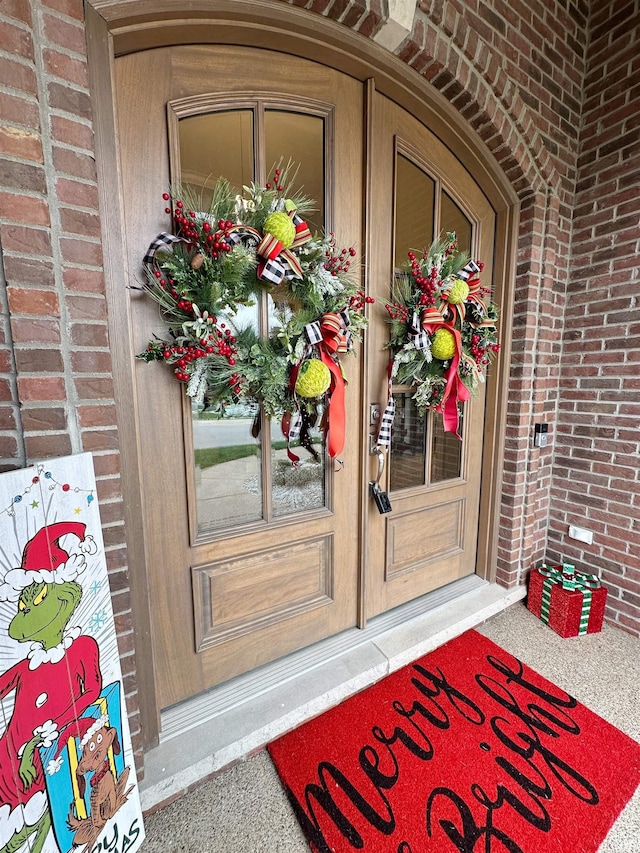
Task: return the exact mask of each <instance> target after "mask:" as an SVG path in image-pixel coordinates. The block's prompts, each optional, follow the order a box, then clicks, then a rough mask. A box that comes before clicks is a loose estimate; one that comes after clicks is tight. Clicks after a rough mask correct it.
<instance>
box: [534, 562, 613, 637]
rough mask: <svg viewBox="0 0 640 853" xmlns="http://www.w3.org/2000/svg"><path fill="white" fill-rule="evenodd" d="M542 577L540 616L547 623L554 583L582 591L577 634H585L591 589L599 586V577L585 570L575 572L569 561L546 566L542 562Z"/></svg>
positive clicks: (587, 624) (573, 590) (589, 609)
mask: <svg viewBox="0 0 640 853" xmlns="http://www.w3.org/2000/svg"><path fill="white" fill-rule="evenodd" d="M538 571H539V572H540V574H541V575H542V577H543V578H544V580H543V581H542V605H541V608H540V618H541V619H542V621H543V622H545V623H546V624H547V625H548V624H549V611H550V609H551V589H552V587H553V585H554V584H556V583H561V584H562V588H563V589H567V590H570V591H571V592H575V591H576V590H579V591H580V592H582V610H581V612H580V626H579V628H578V636H579V635H580V634H586V633H587V628H588V626H589V613H590V612H591V598H592V590H594V589H598V588H599V587H600V578H599V577H598V576H597V575H590V574H588V573H587V572H576V567H575V566H574V565H572V564H571V563H563V564H562V568H560V566H547V565H546V564H545V563H543V564H542V565H541V566H540V568H539V570H538Z"/></svg>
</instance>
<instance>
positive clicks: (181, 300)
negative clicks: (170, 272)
mask: <svg viewBox="0 0 640 853" xmlns="http://www.w3.org/2000/svg"><path fill="white" fill-rule="evenodd" d="M153 274H154V275H155V277H156V278H157V279H158V286H159V287H160V288H161V289H162V290H165V291H166V292H167V293H168V294H170V296H171V297H172V298H173V299H174V300H175V303H176V306H177V307H178V308H179V309H180V310H181V311H184V313H185V314H189V316H191V317H193V302H192V301H191V300H190V299H187V297H186V296H185V295H184V292H183V293H178V291H177V290H176V288H175V282H174V280H173V279H172V278H163V277H162V272H161V271H160V270H159V269H157V270H154V273H153Z"/></svg>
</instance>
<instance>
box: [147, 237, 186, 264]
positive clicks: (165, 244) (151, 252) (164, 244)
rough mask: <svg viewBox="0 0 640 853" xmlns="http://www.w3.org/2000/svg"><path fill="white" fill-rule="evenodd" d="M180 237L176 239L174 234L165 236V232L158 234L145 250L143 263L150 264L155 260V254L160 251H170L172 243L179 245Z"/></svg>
mask: <svg viewBox="0 0 640 853" xmlns="http://www.w3.org/2000/svg"><path fill="white" fill-rule="evenodd" d="M181 242H182V237H176V236H175V234H167V232H166V231H163V232H162V233H161V234H158V236H157V237H156V239H155V240H154V241H153V243H152V244H151V245H150V246H149V248H148V249H147V254H146V255H145V256H144V259H143V263H145V264H151V263H153V261H154V260H155V257H156V253H157V252H159V251H160V249H168V250H169V251H171V247H172V246H173V244H174V243H181Z"/></svg>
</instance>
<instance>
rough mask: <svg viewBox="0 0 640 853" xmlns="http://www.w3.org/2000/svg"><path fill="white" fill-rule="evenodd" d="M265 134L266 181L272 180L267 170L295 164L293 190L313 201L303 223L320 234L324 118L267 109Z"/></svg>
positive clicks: (322, 193) (322, 204) (321, 227)
mask: <svg viewBox="0 0 640 853" xmlns="http://www.w3.org/2000/svg"><path fill="white" fill-rule="evenodd" d="M264 131H265V149H266V154H265V165H266V168H267V170H268V172H267V180H270V179H271V177H272V176H271V173H270V171H269V170H273V169H274V168H275V167H277V166H278V164H279V163H281V164H282V165H283V166H286V165H287V163H288V162H289V161H291V163H293V164H295V167H296V168H297V173H296V174H295V180H294V181H293V183H294V186H295V189H296V190H298V191H299V192H301V193H302V194H303V195H305V196H306V197H307V198H312V199H313V200H314V202H315V209H314V210H313V211H312V212H311V213H310V214H309V215H308V216H305V220H306V222H307V225H308V226H309V228H310V230H311V233H312V234H314V233H316V232H317V233H321V232H322V231H323V230H324V228H325V180H324V178H325V176H324V153H325V152H324V147H325V146H324V139H325V121H324V118H322V117H320V116H313V115H308V114H306V113H294V112H288V111H286V110H271V109H267V110H265V114H264Z"/></svg>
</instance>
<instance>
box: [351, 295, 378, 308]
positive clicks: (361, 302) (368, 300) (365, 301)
mask: <svg viewBox="0 0 640 853" xmlns="http://www.w3.org/2000/svg"><path fill="white" fill-rule="evenodd" d="M375 301H376V300H375V299H374V298H373V296H367V295H366V294H365V292H364V290H357V291H356V292H355V293H354V294H353V296H352V297H351V298H350V299H349V311H362V309H363V308H364V306H365V305H371V304H372V303H373V302H375Z"/></svg>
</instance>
